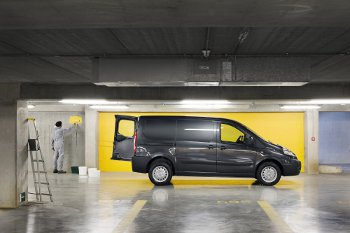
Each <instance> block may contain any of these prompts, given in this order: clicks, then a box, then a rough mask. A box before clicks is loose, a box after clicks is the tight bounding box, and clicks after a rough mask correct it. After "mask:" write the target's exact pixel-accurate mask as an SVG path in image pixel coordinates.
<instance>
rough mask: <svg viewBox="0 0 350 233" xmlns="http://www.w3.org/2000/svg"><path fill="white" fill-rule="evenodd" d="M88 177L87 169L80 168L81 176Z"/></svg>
mask: <svg viewBox="0 0 350 233" xmlns="http://www.w3.org/2000/svg"><path fill="white" fill-rule="evenodd" d="M86 175H87V167H79V176H86Z"/></svg>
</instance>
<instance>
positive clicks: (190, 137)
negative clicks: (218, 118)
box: [176, 120, 215, 142]
mask: <svg viewBox="0 0 350 233" xmlns="http://www.w3.org/2000/svg"><path fill="white" fill-rule="evenodd" d="M176 140H177V141H198V142H212V141H215V123H214V122H213V121H203V120H178V121H177V137H176Z"/></svg>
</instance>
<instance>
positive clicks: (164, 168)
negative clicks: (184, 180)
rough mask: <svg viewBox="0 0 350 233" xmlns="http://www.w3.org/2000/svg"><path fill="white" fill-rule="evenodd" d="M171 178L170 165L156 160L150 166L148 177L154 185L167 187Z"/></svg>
mask: <svg viewBox="0 0 350 233" xmlns="http://www.w3.org/2000/svg"><path fill="white" fill-rule="evenodd" d="M172 176H173V171H172V169H171V167H170V165H169V164H168V163H167V162H165V161H164V160H161V159H159V160H156V161H154V162H153V163H152V164H151V167H150V169H149V171H148V177H149V179H150V180H151V181H152V183H153V184H155V185H159V186H161V185H168V184H170V180H171V178H172Z"/></svg>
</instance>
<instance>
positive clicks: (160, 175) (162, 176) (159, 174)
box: [152, 166, 169, 182]
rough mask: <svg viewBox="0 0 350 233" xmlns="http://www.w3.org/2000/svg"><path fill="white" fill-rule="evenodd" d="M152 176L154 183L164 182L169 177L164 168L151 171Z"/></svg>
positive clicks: (158, 167) (159, 167) (160, 167)
mask: <svg viewBox="0 0 350 233" xmlns="http://www.w3.org/2000/svg"><path fill="white" fill-rule="evenodd" d="M152 176H153V179H154V180H155V181H157V182H164V181H165V180H166V179H167V178H168V176H169V173H168V169H166V167H164V166H157V167H155V168H154V169H153V172H152Z"/></svg>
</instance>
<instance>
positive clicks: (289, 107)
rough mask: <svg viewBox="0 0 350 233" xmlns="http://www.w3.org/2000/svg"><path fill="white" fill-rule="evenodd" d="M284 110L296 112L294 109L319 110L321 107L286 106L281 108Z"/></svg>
mask: <svg viewBox="0 0 350 233" xmlns="http://www.w3.org/2000/svg"><path fill="white" fill-rule="evenodd" d="M281 108H282V109H290V110H294V109H299V110H301V109H319V108H320V106H318V105H284V106H282V107H281Z"/></svg>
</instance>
